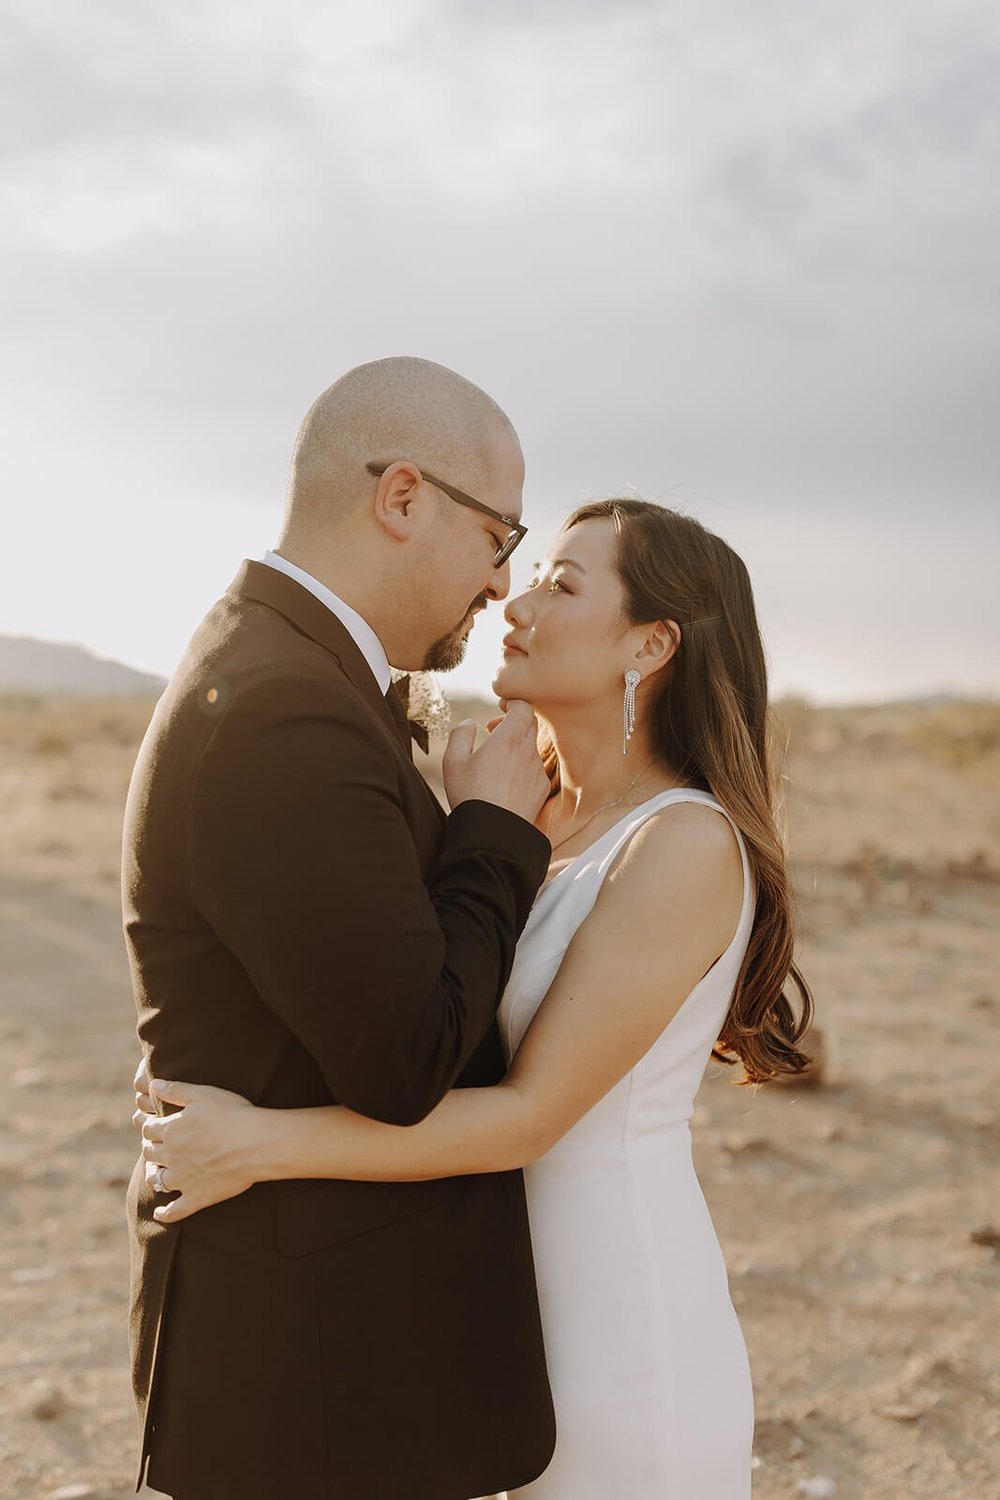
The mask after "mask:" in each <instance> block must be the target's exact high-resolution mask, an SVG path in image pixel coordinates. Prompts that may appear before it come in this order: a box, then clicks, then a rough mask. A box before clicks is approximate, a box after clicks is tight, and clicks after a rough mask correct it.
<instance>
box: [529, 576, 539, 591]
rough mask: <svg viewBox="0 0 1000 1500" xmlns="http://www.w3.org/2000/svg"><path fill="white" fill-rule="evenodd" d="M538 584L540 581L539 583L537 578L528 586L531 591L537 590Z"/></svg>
mask: <svg viewBox="0 0 1000 1500" xmlns="http://www.w3.org/2000/svg"><path fill="white" fill-rule="evenodd" d="M538 582H539V581H538V579H537V578H533V579H532V580H531V582H530V583H529V584H528V587H529V589H537V587H538Z"/></svg>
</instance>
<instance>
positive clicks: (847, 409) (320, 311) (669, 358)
mask: <svg viewBox="0 0 1000 1500" xmlns="http://www.w3.org/2000/svg"><path fill="white" fill-rule="evenodd" d="M0 12H2V15H3V21H4V24H3V39H2V45H0V116H2V119H3V127H4V128H3V164H2V180H0V211H2V229H0V234H2V243H3V250H4V260H5V274H4V276H3V278H2V285H0V297H2V299H3V304H4V305H3V329H4V338H3V353H2V356H0V358H2V379H3V386H4V398H5V399H4V403H3V406H4V437H3V444H2V455H0V464H2V467H3V489H4V525H3V532H2V539H3V543H4V552H3V567H2V578H3V587H2V590H0V631H2V632H5V633H8V634H27V635H36V636H41V637H45V638H49V639H61V640H72V641H76V642H79V643H81V644H83V645H86V646H88V647H90V648H91V649H93V650H96V651H98V652H99V653H101V654H105V655H110V656H115V657H117V658H119V659H122V660H125V661H128V662H131V663H133V664H135V665H137V666H139V667H142V668H146V669H151V670H154V671H159V672H163V673H165V674H166V673H169V671H170V670H171V668H172V666H173V665H174V663H175V661H176V659H177V658H178V656H179V655H180V653H181V651H182V649H183V646H184V643H185V641H186V639H187V636H188V635H189V633H190V631H191V630H192V628H193V627H194V625H195V624H196V622H197V620H198V619H199V617H200V616H201V614H202V613H203V611H204V610H205V609H206V608H207V607H208V605H209V604H210V603H211V602H212V600H213V599H214V598H215V597H216V596H217V595H218V594H219V593H220V592H222V590H223V589H224V588H225V587H226V585H227V584H228V582H229V581H230V579H231V578H232V576H233V574H234V573H235V572H236V570H237V567H238V565H239V562H240V559H241V558H242V557H243V556H246V555H249V556H253V555H257V554H259V552H260V551H261V550H262V549H263V548H264V547H266V546H268V545H270V544H271V543H272V542H273V540H274V538H275V534H276V528H277V522H278V518H279V516H280V510H281V501H282V495H283V490H284V483H285V474H286V469H287V462H288V455H289V451H290V446H291V442H292V438H293V436H294V432H295V429H296V427H297V425H298V422H299V420H300V418H301V416H302V413H303V412H304V410H305V408H306V407H307V405H308V404H309V402H310V401H311V400H312V398H313V397H314V396H315V395H316V394H317V392H318V391H319V390H320V389H322V388H323V387H324V386H325V385H327V384H328V383H329V382H330V381H331V380H333V379H335V378H336V377H337V376H338V375H339V374H341V373H342V372H343V371H344V370H345V369H347V368H349V367H350V366H352V365H354V364H357V363H359V362H361V361H363V360H367V359H372V358H377V357H379V356H382V355H386V354H400V353H407V354H420V355H423V356H425V357H427V358H431V359H436V360H440V361H442V362H443V363H445V364H449V365H451V366H453V367H454V368H456V369H458V370H460V371H461V372H462V373H463V374H465V375H468V376H469V377H470V378H472V379H474V380H476V381H477V382H478V383H479V384H481V385H483V386H484V387H485V388H486V389H487V390H488V391H489V392H490V393H491V394H492V395H494V396H496V398H497V399H498V400H499V401H500V402H501V403H502V404H503V405H504V406H505V408H506V409H507V410H508V412H509V413H510V415H511V417H512V418H513V420H514V423H515V425H516V426H517V428H518V430H519V432H520V433H521V436H522V440H523V443H524V448H525V453H526V457H527V463H528V481H527V485H526V491H525V508H526V514H525V519H526V520H527V521H528V522H529V523H530V525H531V529H532V538H531V539H529V541H528V542H527V543H526V544H525V546H524V548H523V549H522V551H523V554H524V556H523V561H524V563H525V564H530V562H531V561H532V560H533V559H534V558H536V557H537V556H539V555H540V553H541V551H542V550H543V548H544V546H545V545H547V543H548V541H549V539H550V537H551V535H552V534H553V533H554V531H555V530H556V528H557V526H558V522H559V520H560V518H561V517H562V516H564V515H565V514H566V512H567V511H568V510H569V509H570V508H571V507H572V506H574V505H576V504H578V503H580V501H581V500H583V499H585V498H589V497H592V496H595V495H604V494H608V493H639V494H642V495H644V496H646V497H647V498H650V499H658V500H661V501H664V502H666V503H669V504H674V505H677V506H679V507H680V508H682V509H685V510H689V511H692V512H693V513H694V514H696V515H698V516H699V517H700V518H701V519H703V520H705V521H706V522H707V523H708V524H709V525H711V526H712V527H713V528H715V529H716V530H718V531H720V532H721V533H722V534H723V535H724V536H725V537H726V538H727V539H728V540H729V541H731V542H732V543H733V544H734V545H735V546H736V547H737V548H738V549H739V550H740V551H741V552H742V553H743V555H744V556H745V558H746V560H747V563H748V565H749V567H750V570H751V574H752V576H753V577H754V580H755V583H756V587H757V594H758V602H759V606H760V611H761V615H762V619H763V623H764V627H765V632H766V635H767V638H768V644H769V650H770V655H771V660H772V667H773V677H774V684H775V687H776V689H778V690H780V691H787V690H796V691H801V692H804V693H806V694H809V695H810V696H812V697H815V698H818V699H852V698H854V699H871V698H878V697H881V696H901V695H907V694H913V693H921V692H926V691H935V690H940V689H952V690H968V691H977V690H978V691H990V692H997V691H1000V667H998V662H1000V605H998V602H997V601H998V599H1000V587H998V583H997V573H998V563H1000V503H998V500H1000V497H998V484H997V476H998V462H997V460H998V448H1000V439H998V433H1000V420H998V412H997V405H998V401H997V393H998V390H1000V379H998V370H997V364H998V354H997V351H998V334H1000V296H998V291H1000V287H998V281H1000V273H998V266H1000V212H998V205H1000V189H998V183H1000V171H998V163H1000V149H998V148H1000V10H998V8H997V7H996V5H995V4H992V3H978V0H891V3H889V0H887V3H876V0H836V3H833V0H809V3H803V0H756V3H754V4H753V5H747V4H746V3H745V0H679V3H673V4H657V3H629V0H604V3H594V0H549V3H545V0H537V3H532V4H529V3H527V0H502V3H495V4H491V3H489V0H478V3H474V0H464V3H463V0H397V3H380V0H369V3H367V4H366V5H361V4H352V5H347V4H327V5H319V4H315V3H310V0H282V3H281V5H277V4H274V3H273V0H270V3H267V4H263V3H258V0H233V3H229V0H169V3H166V0H143V3H142V4H141V5H140V4H136V3H135V0H121V3H107V0H91V3H90V4H88V5H86V6H77V5H69V4H65V3H53V0H2V3H0ZM519 581H523V571H522V573H521V574H517V573H516V574H515V582H519ZM492 613H493V614H494V615H496V616H497V618H496V619H495V620H494V621H493V623H492V624H491V623H490V621H489V617H487V618H486V620H483V621H481V622H480V624H479V625H477V627H476V632H475V637H474V641H475V644H474V646H473V649H472V650H471V652H470V655H469V658H468V661H467V663H466V665H465V667H463V668H462V669H460V671H459V672H458V673H457V674H455V678H454V679H453V680H454V681H456V682H457V683H460V684H461V685H462V686H471V685H476V686H479V687H481V688H485V687H486V686H487V685H488V683H489V679H490V677H491V676H492V672H493V669H494V664H495V661H496V659H497V655H498V652H497V641H498V638H499V635H500V633H501V626H500V624H499V623H498V620H499V616H498V612H497V611H495V610H494V611H493V612H492Z"/></svg>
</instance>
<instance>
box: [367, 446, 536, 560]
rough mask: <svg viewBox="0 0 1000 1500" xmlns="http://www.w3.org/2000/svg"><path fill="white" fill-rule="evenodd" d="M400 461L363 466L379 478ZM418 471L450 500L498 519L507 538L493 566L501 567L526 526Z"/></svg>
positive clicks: (450, 485) (500, 545)
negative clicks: (504, 529) (505, 530)
mask: <svg viewBox="0 0 1000 1500" xmlns="http://www.w3.org/2000/svg"><path fill="white" fill-rule="evenodd" d="M401 462H402V460H401V459H398V458H393V459H391V460H390V461H389V462H388V463H384V464H383V463H377V464H365V468H366V469H367V470H368V472H369V474H374V475H375V477H376V478H381V477H382V475H383V474H384V473H385V471H386V469H389V468H391V467H392V465H393V464H398V463H401ZM414 467H416V465H414ZM419 472H420V474H421V476H422V478H424V479H426V481H427V483H428V484H432V485H434V487H435V489H439V490H442V491H443V492H444V493H445V494H446V495H447V496H448V498H449V499H450V500H454V501H456V502H457V503H458V504H459V505H466V506H468V508H469V509H470V510H478V511H479V512H480V514H481V515H484V516H489V517H490V519H491V520H493V521H498V522H499V523H500V525H501V526H504V527H506V529H507V532H508V535H507V538H506V540H505V541H503V542H500V543H499V544H498V546H497V554H496V557H495V558H494V559H493V566H494V567H495V568H502V567H503V565H504V563H505V562H506V561H507V559H508V557H510V554H511V553H512V552H513V550H514V548H515V547H516V546H517V544H518V542H520V541H521V540H522V539H523V538H524V537H525V536H527V534H528V528H527V526H522V525H521V523H520V521H515V520H514V518H513V516H502V515H501V514H500V512H499V511H498V510H491V509H490V507H489V506H488V505H484V504H483V502H482V501H481V500H474V499H473V498H472V496H471V495H467V494H466V493H465V491H464V490H457V489H456V488H455V486H454V485H453V484H446V483H445V482H444V480H443V479H435V478H434V475H433V474H428V472H427V470H426V469H420V471H419Z"/></svg>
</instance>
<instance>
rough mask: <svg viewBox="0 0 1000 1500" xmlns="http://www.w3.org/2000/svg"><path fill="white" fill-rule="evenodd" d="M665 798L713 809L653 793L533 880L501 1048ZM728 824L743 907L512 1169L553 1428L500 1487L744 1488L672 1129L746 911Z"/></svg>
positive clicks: (682, 1131) (741, 1455)
mask: <svg viewBox="0 0 1000 1500" xmlns="http://www.w3.org/2000/svg"><path fill="white" fill-rule="evenodd" d="M678 802H698V803H702V804H704V805H706V806H708V807H712V808H715V809H716V810H717V811H718V812H720V813H721V814H722V816H724V817H727V818H728V816H729V815H728V814H727V813H726V812H725V811H724V810H723V809H722V808H721V807H720V806H719V804H718V803H717V802H716V801H715V800H714V799H713V798H712V797H710V796H709V795H708V794H707V793H704V792H699V791H691V790H686V789H673V790H670V791H666V792H661V793H659V794H658V795H657V796H655V797H651V798H650V799H649V801H647V802H645V803H643V804H642V805H641V806H639V807H636V808H633V809H632V810H631V812H629V814H628V815H627V817H625V818H622V819H621V821H620V822H618V823H617V824H615V826H614V827H613V828H610V829H608V831H607V832H606V833H605V834H604V835H603V837H601V838H600V839H598V840H597V841H596V842H595V843H594V844H592V845H591V846H590V848H588V849H586V850H584V852H583V853H582V854H581V855H580V856H579V857H578V858H577V859H576V860H574V861H573V862H572V863H571V864H569V865H566V866H565V867H564V868H563V869H562V870H560V871H559V873H558V874H557V875H555V876H553V877H552V879H551V880H550V882H549V883H548V884H547V885H546V886H545V887H544V888H543V889H542V891H541V892H540V893H539V896H538V898H537V900H536V902H535V905H534V907H533V909H532V912H531V915H530V917H529V919H528V923H527V925H526V927H525V929H524V933H523V935H522V937H521V941H520V943H519V945H518V950H517V957H516V960H515V963H514V967H513V970H512V972H511V976H510V980H509V983H508V985H507V988H506V990H505V992H504V996H503V1000H502V1002H501V1005H500V1025H501V1032H502V1035H503V1039H504V1046H505V1049H506V1052H507V1056H508V1059H510V1058H511V1057H512V1056H513V1055H514V1053H515V1052H516V1051H517V1048H518V1045H519V1044H520V1041H521V1038H522V1037H523V1035H524V1033H525V1031H526V1029H527V1027H528V1024H529V1022H530V1021H531V1018H532V1016H533V1015H534V1014H535V1011H536V1010H537V1009H538V1007H539V1005H540V1004H541V1001H542V999H543V998H544V996H545V993H546V991H547V990H548V988H549V986H550V984H551V983H552V981H553V979H554V978H555V975H556V971H557V970H558V968H559V965H560V963H561V962H562V957H563V954H564V953H565V951H566V948H567V947H568V945H569V943H570V942H571V940H572V938H573V935H574V933H575V932H576V930H577V928H578V927H579V926H580V924H581V922H583V921H584V919H585V918H586V917H587V915H588V914H589V912H590V910H591V908H592V907H593V905H594V902H595V900H596V899H597V895H598V892H599V890H600V886H601V882H602V880H603V879H604V876H605V875H606V873H607V870H608V868H609V866H610V865H611V863H612V861H613V860H614V858H615V856H616V855H617V854H618V853H619V852H620V851H621V849H622V846H623V845H624V844H625V843H626V842H627V841H628V839H630V838H631V836H632V834H633V833H634V832H635V830H636V829H637V828H638V827H639V826H640V824H642V823H644V822H645V821H646V819H647V818H650V817H652V816H653V815H654V814H655V813H657V812H658V811H659V810H660V809H661V808H664V807H668V806H671V805H672V804H674V803H678ZM729 821H730V823H732V819H729ZM736 833H737V839H738V840H739V845H740V854H741V856H742V860H743V887H744V888H743V906H742V910H741V913H740V918H739V925H738V926H737V929H736V932H735V935H734V937H733V940H732V942H731V943H730V945H729V947H728V948H727V949H726V951H725V953H724V954H723V955H722V957H721V958H720V959H719V960H718V962H717V963H716V964H715V965H714V966H713V967H712V968H711V969H710V970H709V972H708V973H707V974H706V975H705V977H704V978H703V979H702V980H701V981H700V983H699V984H698V985H696V987H695V988H694V989H693V990H692V991H691V993H690V995H688V997H687V999H686V1000H685V1001H684V1003H683V1005H682V1006H681V1008H680V1010H679V1011H678V1012H677V1013H676V1015H675V1016H674V1018H673V1019H672V1020H671V1021H670V1023H669V1025H668V1026H667V1027H666V1029H665V1030H664V1031H663V1032H662V1033H661V1034H660V1036H659V1038H658V1039H657V1041H656V1042H655V1043H654V1045H653V1046H652V1047H651V1048H650V1050H649V1051H648V1052H647V1053H646V1055H645V1056H644V1057H643V1058H642V1060H641V1061H640V1062H639V1063H638V1065H637V1066H636V1067H635V1068H633V1070H632V1072H631V1073H629V1074H628V1076H627V1077H626V1078H623V1079H622V1081H621V1082H620V1083H619V1084H618V1085H617V1086H616V1087H615V1088H614V1089H612V1090H611V1092H610V1093H609V1094H606V1095H605V1097H604V1098H603V1099H602V1100H601V1101H600V1102H599V1103H598V1104H596V1105H595V1106H594V1108H593V1109H591V1110H590V1111H589V1112H588V1113H587V1114H586V1115H584V1117H583V1118H582V1119H581V1120H579V1121H578V1122H577V1124H576V1125H575V1126H574V1127H573V1128H572V1130H570V1131H569V1132H568V1133H567V1134H566V1135H565V1136H564V1137H563V1138H562V1140H561V1141H559V1142H558V1143H557V1144H556V1145H555V1146H554V1147H553V1148H552V1150H550V1151H548V1152H547V1153H546V1154H545V1156H543V1157H542V1158H541V1159H540V1160H539V1161H537V1162H535V1163H534V1164H533V1165H532V1166H530V1167H528V1168H527V1170H526V1171H525V1180H526V1184H527V1194H528V1211H529V1215H530V1219H531V1238H532V1244H533V1246H534V1254H535V1267H536V1272H537V1276H538V1293H539V1301H540V1305H541V1313H542V1326H543V1331H544V1335H545V1348H546V1357H547V1361H548V1368H549V1376H550V1379H551V1382H552V1391H553V1397H554V1401H555V1409H556V1424H557V1438H556V1449H555V1455H554V1457H553V1459H552V1463H551V1464H550V1466H549V1468H548V1469H547V1470H546V1471H545V1473H544V1474H543V1475H542V1476H541V1477H540V1478H539V1479H537V1480H535V1482H534V1483H533V1484H529V1485H526V1486H525V1487H524V1488H522V1489H518V1490H512V1491H511V1492H510V1500H747V1497H748V1496H749V1495H750V1457H751V1453H750V1449H751V1442H752V1438H753V1393H752V1389H751V1385H750V1370H749V1365H748V1362H747V1355H746V1346H745V1344H744V1342H743V1335H742V1332H741V1330H740V1325H739V1322H738V1321H737V1317H736V1313H735V1310H734V1308H733V1304H732V1301H731V1299H730V1295H729V1285H728V1281H727V1277H726V1267H725V1263H724V1261H723V1258H722V1252H721V1250H720V1248H719V1242H718V1240H717V1238H716V1235H715V1230H714V1227H713V1225H712V1220H711V1218H710V1217H709V1213H708V1208H707V1206H706V1204H705V1200H704V1197H703V1196H702V1192H701V1188H700V1186H699V1183H698V1179H697V1177H696V1176H695V1171H694V1164H693V1162H692V1158H691V1136H690V1130H689V1125H688V1122H689V1119H690V1116H691V1112H692V1108H693V1105H694V1097H695V1094H696V1092H697V1090H698V1086H699V1084H700V1083H701V1079H702V1076H703V1074H704V1071H705V1067H706V1065H707V1063H708V1060H709V1056H710V1054H711V1050H712V1047H713V1045H714V1043H715V1040H716V1038H717V1037H718V1034H719V1031H720V1028H721V1026H722V1023H723V1020H724V1018H725V1016H726V1013H727V1011H728V1009H729V1003H730V1000H731V997H732V993H733V988H734V985H735V982H736V977H737V974H738V973H739V968H740V964H741V963H742V960H743V955H744V953H745V951H746V946H747V941H748V939H749V935H750V929H751V926H752V922H753V913H754V904H755V902H754V891H753V884H752V879H751V875H750V869H749V864H748V862H747V855H746V849H745V847H744V844H743V840H742V838H741V837H740V835H739V832H738V830H737V831H736ZM614 1004H615V996H614V994H609V995H608V1006H609V1007H611V1006H613V1005H614Z"/></svg>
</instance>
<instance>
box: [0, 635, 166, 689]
mask: <svg viewBox="0 0 1000 1500" xmlns="http://www.w3.org/2000/svg"><path fill="white" fill-rule="evenodd" d="M165 685H166V684H165V682H164V680H163V678H162V677H150V676H148V675H147V674H146V673H145V672H137V671H136V670H135V668H134V667H126V666H124V665H123V664H122V663H121V662H119V661H105V660H104V658H103V657H100V656H94V655H93V654H92V653H91V652H90V651H85V650H84V649H83V647H82V646H67V645H63V644H61V643H60V642H57V641H36V640H32V639H31V637H30V636H17V635H0V693H31V694H37V695H38V696H39V697H48V696H49V695H51V694H62V693H64V694H66V695H67V696H69V697H74V698H105V697H107V698H145V697H158V696H159V694H160V693H162V691H163V689H164V687H165Z"/></svg>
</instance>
